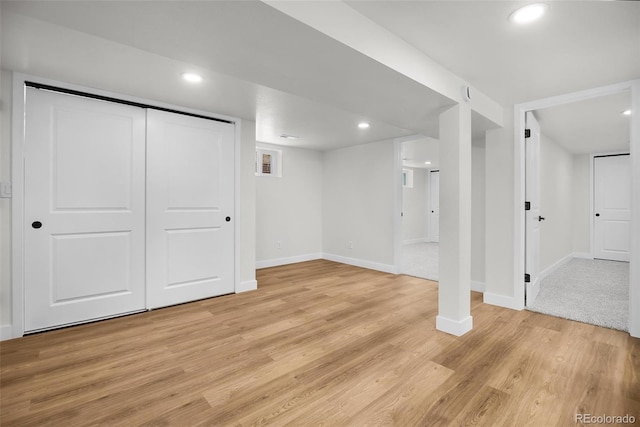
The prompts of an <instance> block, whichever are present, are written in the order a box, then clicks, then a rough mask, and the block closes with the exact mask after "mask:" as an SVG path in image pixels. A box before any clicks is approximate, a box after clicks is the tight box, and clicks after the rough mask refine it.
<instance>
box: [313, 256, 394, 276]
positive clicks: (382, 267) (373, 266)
mask: <svg viewBox="0 0 640 427" xmlns="http://www.w3.org/2000/svg"><path fill="white" fill-rule="evenodd" d="M322 258H323V259H326V260H327V261H333V262H339V263H341V264H348V265H354V266H356V267H362V268H367V269H369V270H377V271H382V272H384V273H391V274H398V272H397V270H396V267H395V266H394V265H390V264H382V263H378V262H372V261H366V260H363V259H356V258H348V257H344V256H341V255H333V254H327V253H324V254H322Z"/></svg>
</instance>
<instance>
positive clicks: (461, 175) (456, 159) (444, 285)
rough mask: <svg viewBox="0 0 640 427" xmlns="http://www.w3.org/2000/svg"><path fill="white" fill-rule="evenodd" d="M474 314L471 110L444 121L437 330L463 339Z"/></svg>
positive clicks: (463, 108)
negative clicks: (472, 296)
mask: <svg viewBox="0 0 640 427" xmlns="http://www.w3.org/2000/svg"><path fill="white" fill-rule="evenodd" d="M470 310H471V108H470V107H469V105H468V104H466V103H462V104H458V105H456V106H455V107H452V108H451V109H449V110H447V111H445V112H444V113H442V114H441V115H440V285H439V288H438V317H437V318H436V328H437V329H439V330H441V331H444V332H448V333H450V334H453V335H456V336H460V335H463V334H465V333H466V332H468V331H470V330H471V329H472V328H473V319H472V317H471V315H470Z"/></svg>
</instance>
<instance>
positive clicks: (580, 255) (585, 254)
mask: <svg viewBox="0 0 640 427" xmlns="http://www.w3.org/2000/svg"><path fill="white" fill-rule="evenodd" d="M573 257H574V258H581V259H593V254H591V253H589V252H574V253H573Z"/></svg>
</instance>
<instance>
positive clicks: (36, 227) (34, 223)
mask: <svg viewBox="0 0 640 427" xmlns="http://www.w3.org/2000/svg"><path fill="white" fill-rule="evenodd" d="M31 226H32V227H33V228H35V229H36V230H37V229H38V228H40V227H42V223H41V222H40V221H33V222H32V223H31Z"/></svg>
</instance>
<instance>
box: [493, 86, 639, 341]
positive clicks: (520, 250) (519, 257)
mask: <svg viewBox="0 0 640 427" xmlns="http://www.w3.org/2000/svg"><path fill="white" fill-rule="evenodd" d="M625 91H630V92H631V109H632V110H633V111H640V79H638V80H631V81H627V82H622V83H617V84H613V85H608V86H601V87H597V88H593V89H588V90H583V91H580V92H573V93H569V94H565V95H559V96H554V97H550V98H544V99H539V100H536V101H531V102H526V103H522V104H516V105H514V129H513V131H514V211H513V212H514V214H513V215H514V216H513V218H514V230H513V255H514V269H513V274H514V276H513V292H514V297H505V296H501V295H488V294H487V293H485V294H484V300H485V302H487V303H489V304H492V303H494V302H491V301H495V305H502V306H504V307H507V306H508V305H507V303H509V300H513V301H512V303H513V305H515V306H517V307H518V309H522V308H523V307H524V285H523V277H524V129H525V126H524V115H525V113H526V112H527V111H533V110H538V109H541V108H547V107H552V106H557V105H563V104H569V103H572V102H576V101H583V100H587V99H592V98H598V97H601V96H607V95H613V94H616V93H621V92H625ZM629 121H630V127H631V133H630V141H629V153H630V156H631V171H632V172H631V173H632V177H631V194H632V196H631V197H632V198H631V236H632V238H631V245H632V246H631V248H630V265H629V334H630V335H631V336H634V337H640V191H638V188H637V187H636V186H638V185H639V184H638V183H640V114H632V115H631V117H630V120H629ZM591 250H592V251H593V249H591ZM501 301H502V302H503V303H504V304H501V303H500V302H501ZM514 308H515V307H514Z"/></svg>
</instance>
